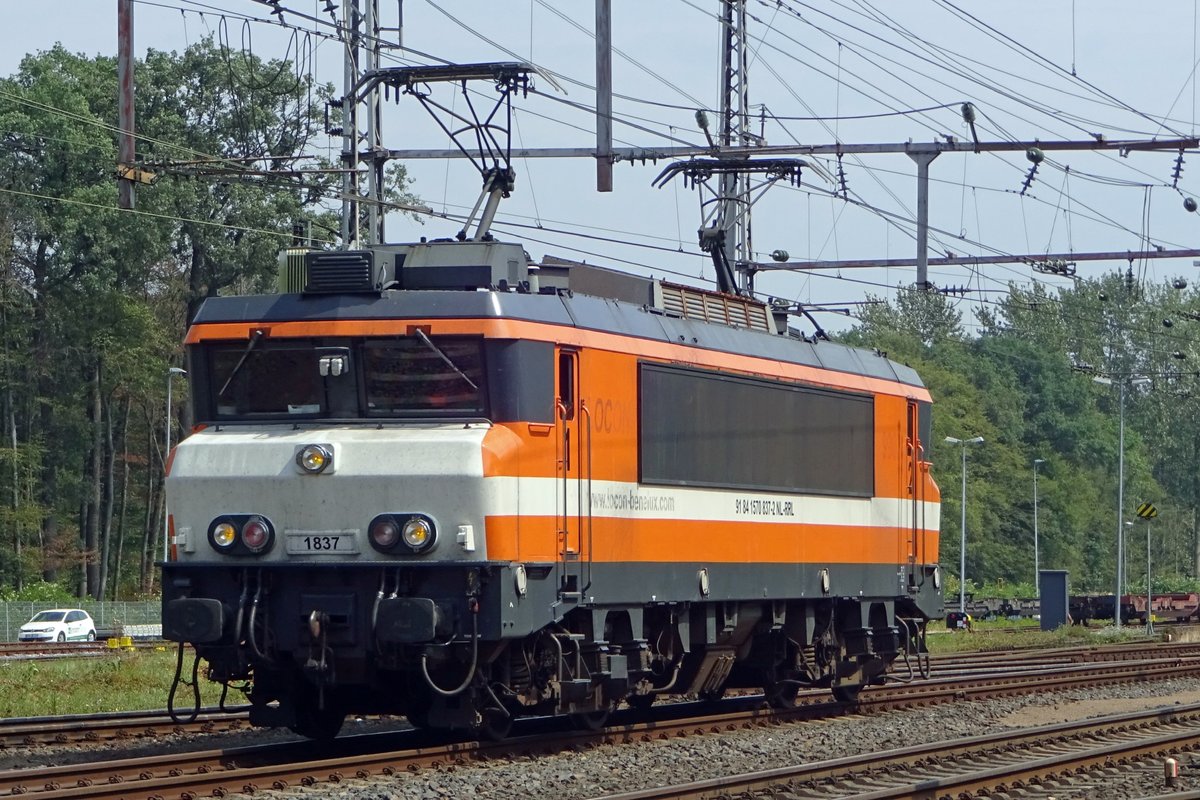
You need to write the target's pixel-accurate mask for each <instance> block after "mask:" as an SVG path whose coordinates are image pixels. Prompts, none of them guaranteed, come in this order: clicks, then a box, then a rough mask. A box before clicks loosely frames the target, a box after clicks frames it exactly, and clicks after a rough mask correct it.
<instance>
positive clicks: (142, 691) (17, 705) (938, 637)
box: [0, 620, 1144, 717]
mask: <svg viewBox="0 0 1200 800" xmlns="http://www.w3.org/2000/svg"><path fill="white" fill-rule="evenodd" d="M940 625H941V624H940V623H936V622H935V623H931V626H930V629H931V630H938V629H939V628H940ZM974 627H975V630H974V631H973V632H972V633H965V632H953V633H937V634H934V635H932V636H930V637H929V650H930V652H932V653H965V652H987V651H993V652H994V651H1005V650H1013V649H1017V648H1030V647H1041V648H1047V647H1070V646H1073V645H1074V646H1078V645H1089V644H1093V645H1099V644H1112V643H1114V642H1128V641H1136V640H1138V639H1141V638H1144V637H1143V636H1142V635H1141V634H1140V633H1138V632H1137V631H1135V630H1133V629H1129V628H1126V629H1124V630H1122V631H1121V632H1120V633H1118V632H1117V631H1115V630H1114V629H1112V628H1087V629H1085V628H1081V627H1079V626H1065V627H1062V628H1059V629H1058V630H1055V631H1039V630H1035V629H1028V630H1026V629H1025V628H1027V627H1028V623H1013V622H1009V621H1007V620H996V621H994V622H983V621H980V622H976V623H975V625H974ZM1005 628H1008V629H1011V628H1020V629H1021V630H1017V631H1015V632H1011V633H1009V632H1005V631H1004V630H1003V629H1005ZM184 672H185V675H186V674H190V673H191V657H190V656H187V655H186V654H185V658H184ZM174 675H175V650H174V648H163V649H158V650H138V651H136V652H125V653H119V654H113V655H109V654H105V655H104V656H100V657H95V658H60V659H51V660H46V661H0V717H40V716H53V715H60V714H98V713H103V712H111V711H144V710H151V709H163V708H166V707H167V692H168V691H169V690H170V688H171V678H172V677H173V676H174ZM199 682H200V700H201V705H204V706H215V705H216V704H217V703H218V702H219V701H220V695H221V687H220V686H219V685H217V684H215V683H213V682H211V681H209V680H207V679H206V678H205V677H204V665H203V664H201V669H200V675H199ZM176 698H177V701H176V705H177V707H181V708H186V707H187V706H188V704H189V703H191V702H192V701H191V690H190V689H188V688H187V687H180V689H179V692H178V694H177V695H176ZM228 702H229V703H230V704H231V705H237V704H240V703H242V702H243V698H242V695H241V694H240V693H238V692H231V694H230V696H229V698H228Z"/></svg>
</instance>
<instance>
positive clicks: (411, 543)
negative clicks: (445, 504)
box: [367, 512, 437, 555]
mask: <svg viewBox="0 0 1200 800" xmlns="http://www.w3.org/2000/svg"><path fill="white" fill-rule="evenodd" d="M367 536H368V538H369V539H370V540H371V547H373V548H375V549H376V550H378V551H379V552H381V553H397V554H398V555H402V554H404V553H405V552H408V553H411V554H417V553H427V552H429V551H430V550H432V549H433V546H434V545H435V544H436V543H437V527H436V526H435V525H434V524H433V520H432V519H430V518H429V517H427V516H425V515H424V514H412V513H404V512H391V513H387V514H380V515H379V516H377V517H376V518H375V519H373V520H371V524H370V525H368V526H367Z"/></svg>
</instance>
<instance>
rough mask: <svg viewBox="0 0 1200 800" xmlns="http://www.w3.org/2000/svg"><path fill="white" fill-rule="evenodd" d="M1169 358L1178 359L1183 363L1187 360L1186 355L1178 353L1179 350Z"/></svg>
mask: <svg viewBox="0 0 1200 800" xmlns="http://www.w3.org/2000/svg"><path fill="white" fill-rule="evenodd" d="M1171 357H1172V358H1177V359H1179V360H1180V361H1183V360H1184V359H1185V358H1187V353H1183V352H1181V351H1179V350H1176V351H1175V352H1174V353H1171Z"/></svg>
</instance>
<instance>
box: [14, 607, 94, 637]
mask: <svg viewBox="0 0 1200 800" xmlns="http://www.w3.org/2000/svg"><path fill="white" fill-rule="evenodd" d="M17 641H20V642H66V641H76V642H94V641H96V623H94V622H92V618H91V616H89V615H88V613H87V612H86V611H81V610H80V609H78V608H52V609H50V610H49V611H39V612H38V613H36V614H34V615H33V619H31V620H29V622H26V623H25V624H24V625H22V626H21V632H20V633H18V634H17Z"/></svg>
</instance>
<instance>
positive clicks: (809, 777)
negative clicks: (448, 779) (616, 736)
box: [603, 704, 1200, 800]
mask: <svg viewBox="0 0 1200 800" xmlns="http://www.w3.org/2000/svg"><path fill="white" fill-rule="evenodd" d="M1198 746H1200V704H1193V705H1189V706H1172V707H1163V708H1156V709H1151V710H1149V711H1140V712H1136V713H1132V714H1118V715H1113V716H1108V717H1099V718H1092V719H1088V720H1085V721H1082V722H1070V723H1061V724H1057V725H1046V726H1040V727H1037V728H1030V729H1026V730H1023V731H1012V732H1005V733H1000V734H991V735H987V736H977V737H972V738H969V739H958V740H953V741H943V742H933V743H930V744H924V745H919V746H916V747H906V748H900V749H896V750H889V751H885V752H882V753H866V754H861V755H856V756H853V757H850V758H840V759H834V760H831V761H821V762H817V763H813V764H804V765H798V766H789V767H781V768H779V769H773V770H766V771H763V772H756V773H750V774H746V775H736V776H729V777H722V778H715V779H711V780H707V781H695V782H691V783H681V784H676V785H674V786H660V787H655V788H653V789H646V790H641V791H634V792H626V793H622V794H615V795H608V796H606V797H605V798H603V800H668V798H671V799H672V800H674V799H675V798H679V799H680V800H715V798H737V797H739V796H743V795H744V796H749V793H752V792H760V791H768V792H770V793H771V796H773V795H774V794H775V793H776V792H780V791H782V790H785V789H786V792H787V797H788V798H789V800H807V799H808V798H811V799H812V800H817V799H818V798H834V797H836V798H841V799H842V800H856V799H857V800H868V798H869V799H870V800H889V799H890V798H895V799H896V800H900V798H911V797H921V798H928V800H937V799H940V798H945V799H946V800H950V799H951V798H957V797H962V796H965V795H968V794H970V793H973V792H1005V791H1007V790H1009V789H1018V788H1025V787H1028V786H1030V785H1037V784H1040V783H1042V782H1046V781H1052V780H1058V781H1060V783H1059V784H1058V785H1059V786H1060V787H1061V789H1062V790H1064V791H1066V790H1071V791H1074V792H1078V791H1080V790H1081V789H1086V788H1088V782H1089V778H1088V777H1087V776H1086V774H1083V775H1081V774H1080V771H1084V770H1089V769H1095V768H1097V767H1105V768H1111V767H1112V766H1113V765H1115V764H1125V763H1128V762H1130V761H1132V760H1134V759H1138V758H1143V757H1147V756H1162V755H1165V754H1167V753H1173V752H1180V751H1184V750H1190V749H1193V748H1195V747H1198ZM1066 776H1074V777H1072V778H1070V779H1067V777H1066ZM1060 779H1061V780H1060ZM1091 780H1094V781H1097V782H1098V781H1101V780H1104V779H1103V778H1100V777H1097V778H1095V779H1091ZM1080 784H1083V785H1082V786H1081V785H1080ZM1092 785H1093V786H1094V785H1096V784H1095V783H1093V784H1092ZM851 787H853V788H851ZM1197 796H1200V793H1188V794H1187V795H1184V794H1176V795H1171V797H1173V798H1182V797H1197Z"/></svg>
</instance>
